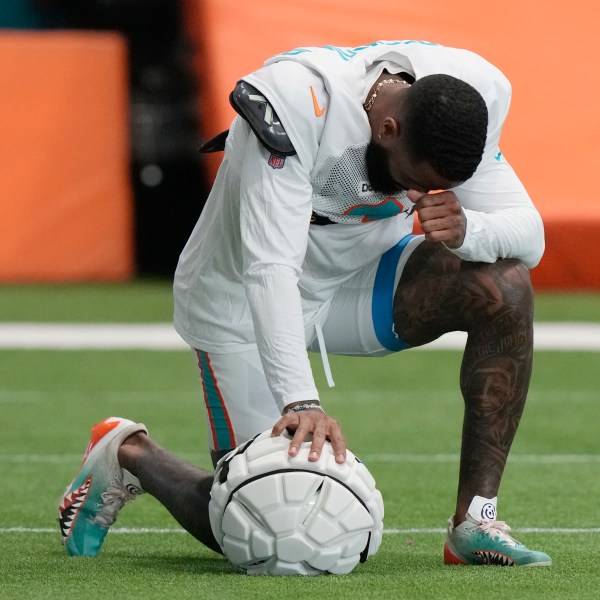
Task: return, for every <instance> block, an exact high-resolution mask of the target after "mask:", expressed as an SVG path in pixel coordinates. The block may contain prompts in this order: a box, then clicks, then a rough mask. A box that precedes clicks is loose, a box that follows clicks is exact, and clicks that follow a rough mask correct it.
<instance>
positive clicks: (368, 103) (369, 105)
mask: <svg viewBox="0 0 600 600" xmlns="http://www.w3.org/2000/svg"><path fill="white" fill-rule="evenodd" d="M389 83H404V84H405V85H408V86H410V83H408V81H404V79H384V80H383V81H380V82H379V83H378V84H377V87H376V88H375V91H374V92H373V94H372V95H371V97H370V98H369V99H368V100H367V101H366V102H365V103H364V104H363V107H364V109H365V110H366V111H367V112H369V111H370V110H371V109H372V108H373V104H374V103H375V98H377V94H379V92H380V91H381V88H382V87H383V86H384V85H388V84H389Z"/></svg>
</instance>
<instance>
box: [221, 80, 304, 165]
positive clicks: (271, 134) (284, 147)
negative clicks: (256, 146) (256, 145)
mask: <svg viewBox="0 0 600 600" xmlns="http://www.w3.org/2000/svg"><path fill="white" fill-rule="evenodd" d="M229 101H230V102H231V106H233V108H234V109H235V111H236V112H237V113H238V114H239V115H240V116H242V117H243V118H244V119H245V120H246V121H247V122H248V124H249V125H250V127H251V128H252V130H253V131H254V133H255V134H256V137H258V139H259V140H260V141H261V142H262V144H263V146H264V147H265V148H266V149H267V150H269V152H272V153H273V154H277V155H279V156H292V155H293V154H296V150H294V146H293V145H292V142H290V138H289V137H288V135H287V133H286V132H285V128H284V127H283V125H282V124H281V121H280V120H279V117H278V116H277V113H276V112H275V111H274V110H273V107H272V106H271V104H270V103H269V101H268V100H267V99H266V98H265V97H264V96H263V95H262V94H261V93H260V92H259V91H258V90H257V89H256V88H255V87H254V86H252V85H250V84H249V83H248V82H247V81H238V82H237V85H236V86H235V89H234V90H233V92H231V94H230V95H229Z"/></svg>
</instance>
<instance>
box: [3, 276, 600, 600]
mask: <svg viewBox="0 0 600 600" xmlns="http://www.w3.org/2000/svg"><path fill="white" fill-rule="evenodd" d="M170 311H171V301H170V291H169V286H168V285H167V284H164V283H161V282H142V283H137V284H133V285H131V284H127V285H119V286H110V285H109V286H77V287H72V286H52V287H27V286H18V287H6V288H0V315H1V316H0V321H10V320H13V321H15V320H16V321H38V322H39V321H105V322H106V321H116V322H146V321H167V320H168V319H169V318H170ZM537 314H538V319H542V320H552V319H560V320H565V319H572V320H580V321H600V296H595V295H585V296H575V297H574V296H564V295H553V296H549V295H540V296H539V298H538V312H537ZM0 355H1V360H0V408H1V410H2V416H1V419H0V433H1V436H0V481H1V486H0V506H1V507H2V508H1V510H0V556H1V563H0V598H2V599H5V598H15V599H16V598H61V599H62V598H65V599H70V598H77V599H80V598H82V597H88V598H109V597H110V598H112V597H123V598H219V599H221V598H223V599H226V598H231V599H234V598H235V599H238V598H239V599H246V598H257V599H258V598H282V597H291V598H301V599H304V598H328V597H330V598H357V599H361V598H597V597H598V595H599V592H598V590H599V589H600V571H599V569H598V565H597V555H598V547H599V544H600V510H599V509H598V502H597V498H598V497H599V496H600V436H599V435H598V429H599V425H600V402H599V397H598V390H599V389H600V368H599V366H600V365H599V362H600V356H599V355H598V353H596V352H587V353H568V352H538V353H537V355H536V360H535V366H534V376H533V383H532V389H531V393H530V398H529V402H528V406H527V408H526V412H525V415H524V418H523V421H522V426H521V428H520V431H519V434H518V437H517V440H516V442H515V445H514V448H513V453H512V456H511V459H510V461H509V465H508V467H507V471H506V475H505V478H504V482H503V486H502V489H501V494H500V504H499V508H500V518H502V519H504V520H506V521H508V522H509V523H510V524H511V525H512V526H513V529H514V531H515V534H516V537H518V538H519V539H520V540H521V541H523V542H524V543H526V544H528V545H530V546H532V547H538V548H540V549H542V550H544V551H546V552H548V553H549V554H550V555H552V557H553V558H554V560H555V565H554V566H553V567H551V568H549V569H501V568H498V567H475V568H473V567H446V566H444V565H443V564H442V546H443V541H444V534H443V532H442V529H443V528H444V526H445V522H446V519H447V518H448V516H449V515H450V513H451V512H452V510H453V504H454V497H455V493H456V490H455V487H456V474H457V470H458V449H459V430H460V422H461V399H460V396H459V393H458V387H457V379H458V366H459V362H460V354H459V353H458V352H454V351H435V352H420V351H409V352H405V353H401V354H399V355H396V356H393V357H387V358H384V359H348V358H340V357H332V368H333V373H334V377H335V380H336V383H337V385H336V387H335V388H333V389H331V390H329V389H327V388H326V387H325V385H324V384H322V385H321V386H320V387H321V389H322V390H323V393H322V400H323V402H324V403H325V404H326V406H327V408H328V410H329V412H330V413H332V414H335V415H336V416H337V417H338V418H339V419H340V421H341V422H342V425H343V427H344V430H345V433H346V436H347V438H348V440H349V445H350V448H351V449H352V450H353V451H354V452H355V453H356V454H358V455H359V456H360V457H361V458H362V459H363V460H364V461H365V462H366V463H367V465H368V467H369V468H370V470H371V472H372V473H373V475H374V476H375V478H376V480H377V482H378V486H379V488H380V489H381V491H382V493H383V496H384V501H385V508H386V516H385V527H386V533H385V535H384V540H383V543H382V546H381V549H380V551H379V553H378V554H377V555H376V556H375V557H373V558H372V559H371V560H369V561H368V562H367V563H366V564H364V565H361V566H360V567H359V568H357V569H356V570H355V571H354V572H353V573H352V574H351V575H348V576H340V577H338V576H327V577H318V578H286V579H285V580H284V579H281V578H269V577H264V578H252V577H247V576H243V575H240V574H237V573H236V572H235V571H234V570H233V569H232V568H231V567H230V566H229V565H228V564H227V562H226V561H225V560H224V559H223V558H221V557H219V556H218V555H216V554H214V553H212V552H210V551H209V550H205V549H203V548H202V547H201V546H200V545H199V544H198V543H197V542H195V541H194V540H193V539H191V538H190V537H189V536H188V535H187V534H184V533H182V532H181V531H180V530H179V529H178V526H177V524H176V523H175V522H174V521H173V519H172V518H171V517H170V515H169V514H168V513H167V512H166V510H165V509H163V508H162V507H161V506H159V505H158V504H157V503H156V502H155V501H154V500H153V499H152V498H150V497H148V496H144V497H142V498H140V499H139V500H137V501H136V502H135V503H134V504H132V505H131V506H128V507H126V508H125V509H124V510H123V512H122V513H121V515H120V516H119V520H118V522H117V524H116V525H115V527H114V528H113V531H111V533H110V534H109V536H108V538H107V541H106V543H105V546H104V549H103V552H102V554H101V555H100V557H98V558H97V559H73V558H69V557H67V555H66V554H65V553H64V551H63V549H62V547H61V544H60V535H59V533H58V527H57V525H56V521H55V516H56V505H57V501H58V499H59V497H60V495H61V493H62V491H63V489H64V487H65V485H66V484H67V483H68V482H69V480H70V479H71V478H72V476H73V475H74V473H75V471H76V469H77V467H78V465H79V463H80V460H81V455H82V453H83V451H84V449H85V446H86V444H87V440H88V431H89V426H90V425H91V424H92V423H94V422H97V421H98V420H100V419H102V418H104V417H106V416H108V415H110V414H118V415H122V416H126V417H129V418H132V419H135V420H140V421H143V422H144V423H145V424H146V425H147V426H148V428H149V430H150V432H151V434H152V435H153V436H154V437H155V438H156V439H157V440H158V441H159V442H160V443H162V444H163V445H165V446H167V447H168V448H170V449H172V450H173V451H175V452H176V453H178V454H181V455H183V456H185V457H186V458H188V459H189V460H191V461H193V462H196V463H199V464H202V465H207V464H208V453H207V451H206V449H205V448H206V433H205V430H204V424H203V421H202V417H201V412H200V406H199V390H198V387H197V380H196V373H195V366H194V364H193V360H192V357H191V355H190V354H188V353H187V352H158V351H66V352H58V351H51V350H48V351H27V350H20V351H9V350H4V351H0ZM314 365H315V373H316V375H317V377H318V378H319V380H320V381H321V383H322V379H323V378H322V376H321V371H322V368H321V366H320V363H319V361H318V360H315V362H314Z"/></svg>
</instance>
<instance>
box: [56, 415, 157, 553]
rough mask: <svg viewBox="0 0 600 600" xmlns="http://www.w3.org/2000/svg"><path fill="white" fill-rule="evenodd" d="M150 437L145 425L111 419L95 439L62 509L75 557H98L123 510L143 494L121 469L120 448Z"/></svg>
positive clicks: (94, 434) (64, 533)
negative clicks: (129, 441) (139, 437)
mask: <svg viewBox="0 0 600 600" xmlns="http://www.w3.org/2000/svg"><path fill="white" fill-rule="evenodd" d="M140 431H141V432H144V433H147V431H146V428H145V427H144V425H142V424H141V423H134V422H133V421H128V420H127V419H121V418H118V417H109V418H108V419H105V420H104V421H102V422H101V423H98V424H96V425H94V426H93V427H92V436H91V439H90V442H89V444H88V447H87V450H86V453H85V456H84V457H83V462H82V464H81V467H80V469H79V472H78V473H77V475H76V476H75V479H73V481H72V482H71V483H70V484H69V485H68V486H67V489H66V490H65V493H64V495H63V497H62V499H61V501H60V503H59V506H58V522H59V526H60V532H61V535H62V542H63V544H64V546H65V548H66V550H67V552H68V553H69V554H70V555H71V556H97V555H98V553H99V552H100V549H101V548H102V543H103V542H104V538H105V537H106V534H107V533H108V528H109V527H110V526H111V525H112V524H113V523H114V522H115V520H116V518H117V513H118V512H119V510H121V508H123V506H124V505H125V504H126V503H127V502H130V501H131V500H134V499H135V498H136V497H137V496H138V495H139V494H142V493H143V490H142V487H141V485H140V482H139V480H138V479H137V478H136V477H134V476H133V475H132V474H131V473H129V471H127V470H125V469H122V468H121V466H120V465H119V461H118V457H117V453H118V450H119V446H120V445H121V444H122V443H123V442H124V441H125V439H126V438H128V437H129V436H130V435H133V434H134V433H138V432H140Z"/></svg>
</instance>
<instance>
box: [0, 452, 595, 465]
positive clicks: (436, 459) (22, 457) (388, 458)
mask: <svg viewBox="0 0 600 600" xmlns="http://www.w3.org/2000/svg"><path fill="white" fill-rule="evenodd" d="M184 458H185V459H186V460H188V461H191V462H195V461H196V462H197V461H203V460H204V461H206V455H200V454H198V455H195V454H186V455H184ZM360 459H361V461H363V462H364V463H366V464H372V463H397V464H415V463H416V464H439V463H442V464H446V463H451V464H453V463H458V459H459V456H458V454H400V453H385V454H361V455H360ZM508 460H509V461H510V462H511V463H515V464H525V465H597V464H600V454H511V455H510V456H509V457H508ZM80 462H81V454H0V466H2V465H21V464H32V465H68V464H73V465H76V466H77V465H79V463H80Z"/></svg>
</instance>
